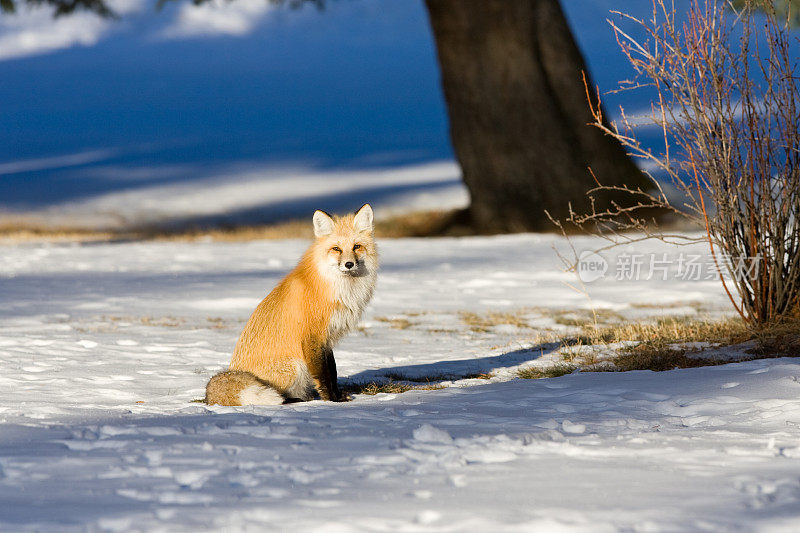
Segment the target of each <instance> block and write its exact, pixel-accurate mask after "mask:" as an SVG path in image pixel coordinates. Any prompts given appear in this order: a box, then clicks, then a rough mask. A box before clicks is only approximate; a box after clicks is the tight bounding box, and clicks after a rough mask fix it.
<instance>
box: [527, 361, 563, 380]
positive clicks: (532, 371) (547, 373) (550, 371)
mask: <svg viewBox="0 0 800 533" xmlns="http://www.w3.org/2000/svg"><path fill="white" fill-rule="evenodd" d="M577 368H578V365H573V364H567V363H558V364H555V365H552V366H548V367H544V368H537V367H530V368H522V369H520V370H518V371H517V376H519V377H521V378H522V379H541V378H557V377H560V376H564V375H566V374H572V373H573V372H575V370H577Z"/></svg>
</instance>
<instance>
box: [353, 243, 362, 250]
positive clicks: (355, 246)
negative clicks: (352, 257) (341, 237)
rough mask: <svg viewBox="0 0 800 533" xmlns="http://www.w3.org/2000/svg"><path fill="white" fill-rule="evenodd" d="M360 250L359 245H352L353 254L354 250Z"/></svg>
mask: <svg viewBox="0 0 800 533" xmlns="http://www.w3.org/2000/svg"><path fill="white" fill-rule="evenodd" d="M360 248H361V245H360V244H354V245H353V251H354V252H355V251H356V250H358V249H360Z"/></svg>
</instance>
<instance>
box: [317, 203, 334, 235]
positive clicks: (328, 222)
mask: <svg viewBox="0 0 800 533" xmlns="http://www.w3.org/2000/svg"><path fill="white" fill-rule="evenodd" d="M331 233H333V219H332V218H331V216H330V215H329V214H328V213H326V212H325V211H320V210H319V209H317V210H316V211H314V236H315V237H325V236H326V235H330V234H331Z"/></svg>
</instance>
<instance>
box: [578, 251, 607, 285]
mask: <svg viewBox="0 0 800 533" xmlns="http://www.w3.org/2000/svg"><path fill="white" fill-rule="evenodd" d="M575 268H576V269H577V271H578V277H579V278H580V279H581V281H582V282H584V283H591V282H593V281H597V280H598V279H600V278H602V277H603V276H604V275H605V274H606V271H608V261H606V259H605V258H604V257H603V256H602V255H600V254H597V253H595V252H592V251H589V250H586V251H584V252H581V255H580V256H579V257H578V264H577V265H576V266H575Z"/></svg>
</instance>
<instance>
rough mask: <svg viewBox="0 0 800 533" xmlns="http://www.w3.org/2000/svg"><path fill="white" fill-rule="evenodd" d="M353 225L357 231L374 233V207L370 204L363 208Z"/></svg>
mask: <svg viewBox="0 0 800 533" xmlns="http://www.w3.org/2000/svg"><path fill="white" fill-rule="evenodd" d="M353 225H354V226H355V229H356V231H370V232H371V231H372V228H373V226H372V207H371V206H370V205H369V204H364V205H362V206H361V209H359V210H358V212H357V213H356V217H355V219H353Z"/></svg>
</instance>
